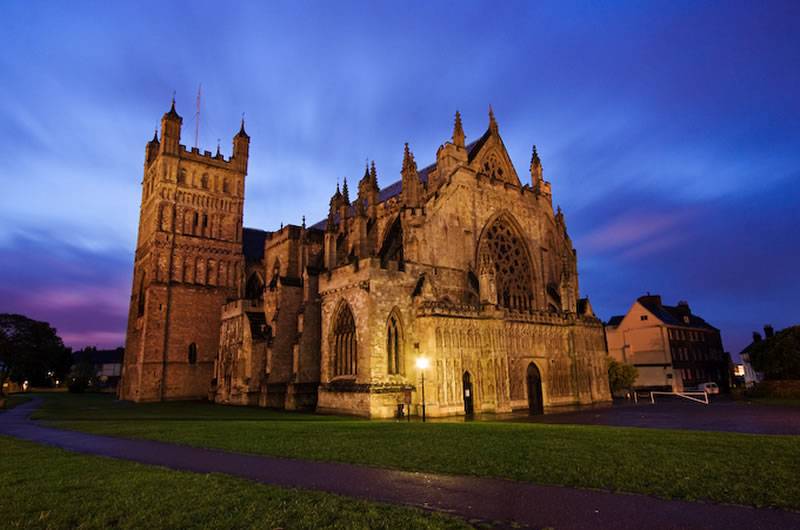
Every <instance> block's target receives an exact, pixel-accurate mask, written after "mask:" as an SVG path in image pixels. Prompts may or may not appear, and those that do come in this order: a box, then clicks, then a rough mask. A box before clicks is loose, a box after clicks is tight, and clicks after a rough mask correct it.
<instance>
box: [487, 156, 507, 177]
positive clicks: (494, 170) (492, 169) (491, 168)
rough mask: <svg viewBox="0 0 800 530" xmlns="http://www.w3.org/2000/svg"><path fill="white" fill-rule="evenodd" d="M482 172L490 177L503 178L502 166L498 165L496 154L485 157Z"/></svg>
mask: <svg viewBox="0 0 800 530" xmlns="http://www.w3.org/2000/svg"><path fill="white" fill-rule="evenodd" d="M483 172H484V174H486V176H488V177H489V178H491V179H498V180H502V179H503V168H502V167H501V166H500V162H499V161H498V160H497V156H495V155H491V156H489V158H487V159H486V161H485V162H484V163H483Z"/></svg>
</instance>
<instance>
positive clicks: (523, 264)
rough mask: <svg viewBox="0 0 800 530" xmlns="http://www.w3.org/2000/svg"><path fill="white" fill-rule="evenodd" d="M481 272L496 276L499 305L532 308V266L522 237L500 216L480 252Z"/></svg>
mask: <svg viewBox="0 0 800 530" xmlns="http://www.w3.org/2000/svg"><path fill="white" fill-rule="evenodd" d="M479 259H480V266H481V270H482V272H484V271H487V270H488V272H489V273H490V274H492V275H493V277H494V285H495V291H496V293H497V305H498V306H500V307H505V308H507V309H511V310H513V311H529V310H531V309H533V282H532V275H533V270H532V267H531V264H530V260H529V259H528V253H527V252H526V249H525V246H524V243H523V241H522V237H521V236H520V235H519V233H518V232H517V231H516V230H515V229H514V228H513V227H512V225H511V224H510V222H509V221H508V220H507V219H503V217H499V218H498V219H497V220H495V221H494V223H492V225H491V226H490V227H489V228H488V229H487V230H486V232H485V233H484V235H483V238H482V241H481V247H480V253H479Z"/></svg>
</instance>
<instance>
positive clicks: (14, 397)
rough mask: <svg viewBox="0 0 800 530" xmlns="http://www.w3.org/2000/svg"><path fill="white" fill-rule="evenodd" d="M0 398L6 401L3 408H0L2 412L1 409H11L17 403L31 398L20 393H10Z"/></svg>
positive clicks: (0, 410)
mask: <svg viewBox="0 0 800 530" xmlns="http://www.w3.org/2000/svg"><path fill="white" fill-rule="evenodd" d="M0 399H5V401H6V404H5V409H3V408H0V412H2V411H3V410H9V409H13V408H14V407H16V406H17V405H22V404H23V403H26V402H28V401H30V399H31V398H30V397H29V396H26V395H21V394H11V395H8V396H5V397H2V398H0Z"/></svg>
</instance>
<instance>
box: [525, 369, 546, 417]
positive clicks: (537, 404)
mask: <svg viewBox="0 0 800 530" xmlns="http://www.w3.org/2000/svg"><path fill="white" fill-rule="evenodd" d="M528 411H529V412H530V413H531V414H543V413H544V402H543V400H542V375H541V374H540V373H539V369H538V368H537V367H536V365H535V364H534V363H531V364H529V365H528Z"/></svg>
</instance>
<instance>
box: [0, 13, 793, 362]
mask: <svg viewBox="0 0 800 530" xmlns="http://www.w3.org/2000/svg"><path fill="white" fill-rule="evenodd" d="M3 7H4V16H3V20H2V21H0V184H2V190H3V193H2V194H0V312H7V311H14V312H23V313H25V314H28V315H30V316H33V317H36V318H41V319H46V320H49V321H50V322H51V323H52V324H53V325H55V326H56V327H57V328H58V329H59V331H60V333H61V334H62V336H63V337H64V338H65V340H66V341H67V343H68V344H70V345H72V346H74V347H82V346H84V345H86V344H97V345H99V346H116V345H118V344H121V343H122V342H123V339H124V329H125V319H126V313H127V304H128V300H129V294H130V275H131V271H132V263H133V250H134V242H135V237H136V226H137V216H138V206H139V204H138V203H139V197H140V191H139V183H140V181H141V175H142V164H143V157H144V145H145V142H146V141H147V140H149V139H150V138H151V137H152V134H153V129H154V128H155V127H156V126H157V124H158V121H159V119H160V117H161V115H162V114H163V112H164V111H165V110H167V108H168V105H169V100H170V97H171V96H172V93H173V91H175V92H176V93H177V102H178V111H179V112H180V113H181V114H182V115H183V116H184V136H183V139H184V143H186V144H190V145H191V144H192V143H193V140H194V121H193V118H192V114H193V109H194V103H195V95H196V92H197V87H198V85H199V84H200V83H202V86H203V94H204V95H203V103H202V114H201V115H202V119H201V135H200V136H201V138H200V147H201V149H208V150H213V149H215V148H216V145H217V140H218V139H221V145H222V150H223V152H224V153H226V154H229V153H230V149H231V138H232V136H233V134H234V133H235V132H236V130H237V129H238V123H239V120H240V119H241V115H242V113H245V116H246V120H247V129H248V132H249V133H250V135H251V137H252V144H251V158H250V174H249V176H248V181H247V195H246V204H245V224H246V225H247V226H255V227H259V228H266V229H274V228H276V227H277V226H279V224H280V223H281V222H284V223H299V222H300V218H301V216H302V215H306V216H307V217H308V219H309V221H311V220H317V219H320V218H322V217H324V215H325V213H326V209H327V204H328V199H329V197H330V194H331V193H332V191H333V190H334V188H335V185H336V180H337V178H341V177H343V176H350V177H351V178H354V179H356V178H358V176H360V174H361V172H362V171H363V165H364V160H365V159H366V158H369V159H374V160H375V161H376V163H377V166H378V173H379V182H380V184H381V185H386V184H389V183H390V182H393V181H394V180H396V179H398V178H399V171H400V166H401V161H402V148H403V143H404V142H409V143H410V144H411V146H412V149H413V150H414V152H415V155H416V158H417V160H418V161H419V162H420V163H421V164H426V163H429V162H431V161H433V159H434V156H435V152H436V148H437V147H438V146H439V145H440V144H441V143H442V142H443V141H445V140H446V139H447V138H448V137H449V136H450V132H451V125H452V118H453V113H454V112H455V110H456V109H458V110H460V111H461V113H462V115H463V118H464V126H465V130H466V133H467V136H468V139H467V141H470V139H472V140H474V139H475V138H477V137H478V136H479V135H480V134H482V133H483V131H484V130H485V128H486V124H487V117H486V112H487V107H488V105H489V104H490V103H491V104H492V105H493V107H494V110H495V114H496V115H497V119H498V122H499V124H500V132H501V134H502V136H503V138H504V141H505V143H506V146H507V147H508V148H509V151H510V153H511V156H512V158H513V160H514V161H515V163H516V165H517V168H518V170H519V172H520V174H523V175H524V174H527V171H526V169H527V165H528V161H529V158H530V148H531V144H533V143H535V144H537V146H538V148H539V152H540V154H541V156H542V160H543V165H544V170H545V177H546V178H547V179H548V180H550V181H551V182H552V183H553V196H554V201H555V202H557V203H558V204H560V205H561V206H562V208H563V209H564V211H565V214H566V219H567V226H568V228H569V231H570V234H571V236H572V239H573V242H574V243H575V246H576V248H577V250H578V256H579V268H580V273H581V277H580V280H581V291H582V293H583V294H585V295H589V296H590V298H591V299H592V302H593V305H594V308H595V311H596V312H597V313H598V315H599V316H600V317H601V318H603V319H608V318H609V317H611V316H612V315H614V314H618V313H622V312H624V311H626V310H627V308H628V307H629V306H630V304H631V303H632V302H633V300H634V299H635V298H636V297H637V296H639V295H641V294H643V293H644V292H646V291H651V292H654V293H660V294H662V295H663V297H664V299H665V301H666V302H668V303H675V302H677V301H678V300H679V299H686V300H688V301H689V303H690V304H691V306H692V308H693V310H694V311H695V312H697V313H698V314H700V315H701V316H703V317H705V318H706V319H707V320H709V321H710V322H711V323H713V324H714V325H716V326H718V327H720V328H721V329H722V332H723V341H724V343H725V346H726V348H727V349H728V350H730V351H732V352H736V351H739V350H740V349H741V348H742V347H743V346H744V345H745V344H746V343H747V342H748V338H749V336H750V333H751V331H752V330H755V329H759V328H760V327H761V326H762V325H763V324H765V323H771V324H773V325H775V326H776V327H777V328H781V327H784V326H787V325H790V324H796V323H797V321H798V315H800V312H798V310H797V300H798V299H800V280H798V270H800V245H798V238H797V236H796V231H797V230H798V227H800V214H799V213H798V206H800V98H798V94H800V66H799V65H798V57H800V33H799V32H797V30H796V28H797V23H798V21H800V3H798V2H778V1H767V2H736V1H725V2H678V1H672V2H607V3H600V2H563V1H561V2H552V3H548V2H463V1H462V2H405V3H389V2H364V3H357V2H286V3H280V2H269V3H266V2H230V5H225V6H223V5H222V4H221V3H218V2H215V3H211V2H202V1H193V2H187V3H180V2H128V3H123V2H100V1H96V2H69V3H56V2H40V1H17V0H13V1H9V2H5V3H4V6H3Z"/></svg>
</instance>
